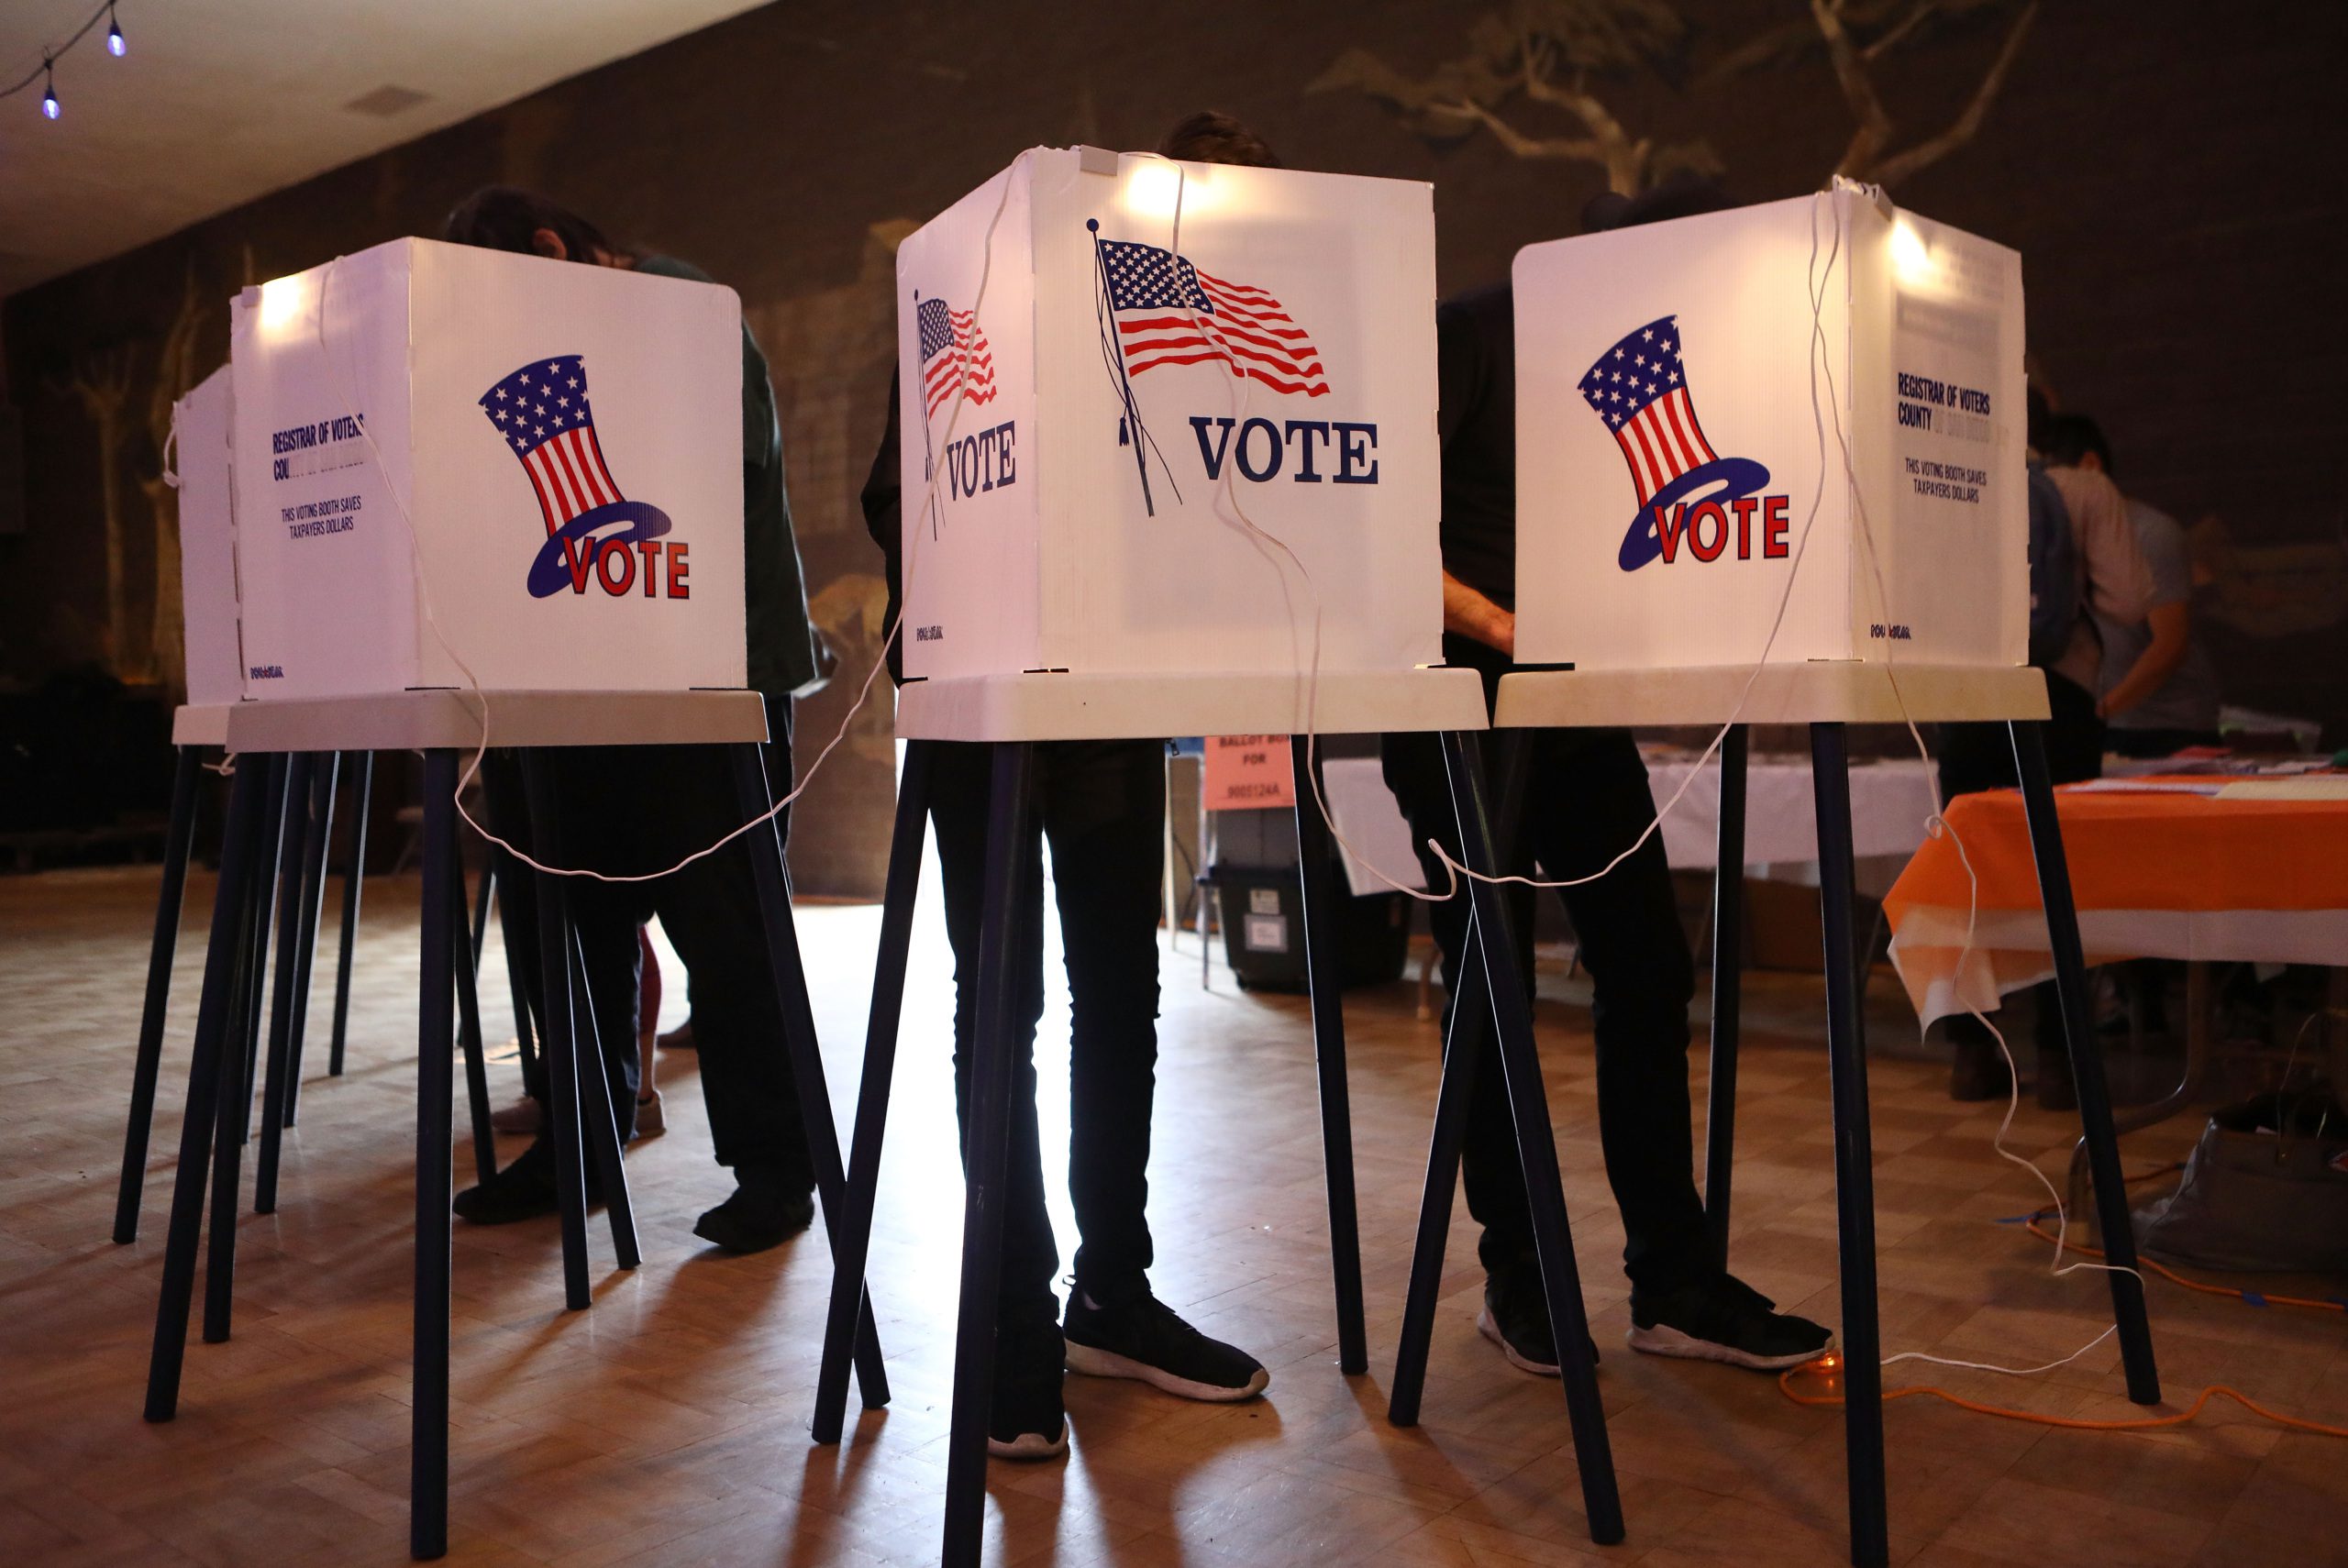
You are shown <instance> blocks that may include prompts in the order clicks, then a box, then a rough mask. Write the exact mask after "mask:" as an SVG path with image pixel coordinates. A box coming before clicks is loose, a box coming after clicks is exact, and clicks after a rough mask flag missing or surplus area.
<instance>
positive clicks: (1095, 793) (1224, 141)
mask: <svg viewBox="0 0 2348 1568" xmlns="http://www.w3.org/2000/svg"><path fill="white" fill-rule="evenodd" d="M1158 150H1159V151H1160V152H1162V153H1163V154H1165V155H1166V156H1167V157H1168V158H1177V159H1183V160H1190V161H1193V162H1211V163H1235V164H1244V165H1250V166H1255V167H1279V160H1278V159H1276V158H1275V157H1274V156H1273V154H1272V152H1271V149H1269V148H1268V147H1267V146H1266V145H1265V144H1264V143H1263V141H1262V140H1261V139H1259V138H1257V137H1256V136H1255V134H1254V133H1253V132H1251V131H1249V130H1248V129H1247V127H1245V126H1242V125H1241V124H1239V122H1237V121H1235V120H1233V119H1231V118H1230V117H1229V116H1223V115H1216V114H1211V113H1209V114H1199V115H1193V116H1190V117H1189V118H1187V119H1185V120H1183V121H1182V122H1180V124H1179V125H1177V126H1176V127H1174V128H1173V130H1172V131H1170V132H1169V133H1168V136H1167V138H1166V140H1165V142H1164V143H1163V145H1161V146H1160V148H1159V149H1158ZM898 393H899V386H898V383H897V381H896V380H895V378H893V377H892V380H891V383H890V389H889V420H888V425H887V428H886V431H885V433H884V435H883V436H882V438H881V450H880V452H879V453H878V454H877V455H876V456H875V457H874V458H873V462H872V471H871V475H870V477H869V479H867V480H865V485H864V491H863V498H862V499H863V505H864V516H865V524H866V526H867V527H868V528H869V530H870V531H871V534H872V537H873V540H874V542H875V543H877V544H878V545H879V546H880V547H881V553H882V555H883V556H885V557H886V558H887V563H888V567H887V569H888V581H889V619H890V623H891V624H892V625H893V624H896V622H897V620H898V618H899V613H900V611H901V609H902V606H903V564H904V563H903V558H902V540H903V481H902V480H901V479H900V477H899V473H900V469H899V462H900V449H901V436H900V427H901V421H900V416H899V413H898ZM915 503H916V504H917V505H918V504H919V498H916V502H915ZM901 653H902V639H901V640H900V643H899V644H897V645H892V648H891V651H890V665H891V671H892V674H896V675H899V676H900V677H901V678H902V671H903V663H902V657H901ZM924 744H926V745H932V746H933V747H934V750H935V760H934V762H933V764H932V768H933V772H932V781H931V786H930V790H931V802H932V803H931V807H930V820H931V823H932V824H933V826H934V827H935V829H936V839H937V860H938V867H939V874H940V878H941V880H942V881H943V883H944V889H943V891H944V900H945V905H946V932H947V939H948V941H949V943H950V944H951V945H952V947H953V950H954V1069H955V1074H954V1077H955V1097H956V1099H955V1103H956V1107H957V1110H958V1114H959V1116H960V1118H961V1121H962V1124H963V1130H964V1136H965V1139H966V1141H967V1137H968V1129H969V1099H970V1068H971V1056H972V1041H973V1038H974V1031H975V1029H976V1024H977V1017H978V969H979V937H980V915H981V912H982V896H983V892H984V885H985V878H986V843H987V821H988V801H989V796H990V793H991V781H990V778H989V756H988V753H989V750H990V748H989V747H987V746H984V745H968V744H961V743H955V742H928V743H924ZM1165 756H1166V743H1165V742H1164V741H1162V740H1102V741H1052V742H1043V743H1038V744H1037V745H1036V747H1035V768H1036V780H1035V799H1036V823H1034V824H1031V826H1030V828H1029V833H1030V834H1031V838H1030V842H1029V845H1028V847H1027V849H1026V850H1025V851H1024V853H1025V854H1026V855H1027V856H1028V857H1029V859H1030V861H1031V863H1032V864H1033V865H1035V866H1036V867H1040V865H1041V856H1042V843H1041V842H1040V841H1041V840H1043V839H1048V840H1049V841H1050V843H1051V846H1052V887H1053V892H1054V895H1055V897H1056V899H1057V900H1058V908H1059V915H1060V940H1061V944H1062V947H1063V949H1064V952H1065V955H1066V959H1067V964H1068V984H1069V1101H1070V1104H1069V1197H1070V1198H1071V1199H1072V1200H1073V1206H1074V1208H1075V1210H1076V1223H1077V1231H1078V1234H1079V1244H1078V1247H1077V1251H1076V1260H1075V1269H1074V1275H1073V1277H1072V1280H1071V1281H1070V1285H1069V1300H1068V1307H1067V1310H1066V1314H1065V1317H1063V1315H1062V1313H1061V1310H1060V1307H1059V1302H1058V1297H1055V1295H1054V1294H1053V1289H1052V1286H1053V1278H1054V1275H1056V1274H1057V1272H1058V1268H1059V1253H1058V1246H1057V1244H1056V1242H1055V1241H1054V1238H1053V1235H1052V1224H1051V1217H1050V1215H1049V1214H1048V1213H1047V1209H1046V1206H1045V1198H1044V1187H1043V1151H1042V1145H1041V1142H1040V1136H1039V1134H1038V1132H1037V1129H1036V1067H1035V1035H1036V1023H1037V1021H1039V1020H1040V1019H1041V1018H1042V1016H1043V1010H1044V968H1043V963H1044V944H1043V878H1041V876H1039V875H1036V874H1035V873H1034V872H1032V871H1031V873H1030V874H1029V875H1028V876H1027V878H1026V879H1025V883H1024V898H1025V904H1024V908H1023V909H1022V910H1021V911H1020V913H1019V925H1018V933H1017V944H1018V947H1017V953H1016V957H1015V964H1016V968H1015V971H1014V984H1015V985H1016V987H1017V988H1018V989H1017V992H1016V999H1015V1000H1014V1002H1013V1008H1014V1009H1015V1017H1014V1020H1013V1028H1014V1032H1015V1033H1016V1036H1017V1039H1018V1047H1017V1058H1016V1067H1015V1071H1014V1073H1013V1081H1012V1088H1011V1105H1012V1111H1011V1135H1010V1145H1009V1150H1008V1159H1007V1164H1006V1167H1005V1169H1006V1189H1005V1190H1006V1197H1005V1204H1004V1211H1003V1230H1002V1283H1001V1287H1000V1290H999V1292H998V1295H997V1303H998V1305H997V1316H996V1328H995V1362H994V1392H993V1399H992V1407H991V1412H990V1417H989V1420H988V1426H987V1451H988V1452H990V1453H991V1454H993V1455H994V1456H995V1457H997V1458H1002V1459H1022V1460H1037V1459H1047V1458H1051V1457H1053V1456H1055V1455H1058V1454H1060V1453H1064V1452H1067V1449H1068V1422H1067V1411H1066V1407H1065V1405H1064V1402H1063V1398H1062V1394H1061V1379H1062V1373H1063V1370H1064V1369H1065V1370H1067V1371H1072V1372H1078V1373H1083V1374H1088V1375H1095V1376H1105V1377H1125V1378H1135V1379H1138V1380H1140V1381H1142V1382H1146V1383H1147V1384H1149V1385H1151V1386H1153V1387H1156V1388H1158V1389H1161V1390H1163V1391H1165V1392H1166V1393H1168V1394H1173V1395H1176V1396H1178V1397H1182V1398H1186V1399H1202V1400H1210V1401H1229V1400H1236V1399H1247V1398H1252V1397H1255V1396H1256V1395H1257V1394H1260V1393H1261V1392H1263V1390H1264V1388H1265V1387H1266V1386H1268V1384H1269V1383H1270V1382H1271V1375H1270V1374H1269V1373H1268V1372H1267V1371H1266V1370H1265V1368H1264V1367H1263V1365H1262V1364H1261V1363H1259V1362H1257V1360H1256V1358H1255V1357H1254V1356H1251V1355H1249V1354H1248V1353H1246V1352H1245V1351H1243V1350H1241V1349H1239V1348H1238V1347H1237V1346H1235V1345H1230V1344H1225V1343H1224V1342H1221V1341H1219V1340H1214V1339H1211V1338H1209V1337H1208V1336H1207V1335H1205V1334H1202V1333H1201V1332H1200V1331H1198V1330H1196V1329H1194V1328H1192V1327H1191V1325H1190V1324H1189V1323H1187V1322H1185V1321H1183V1320H1182V1319H1181V1318H1180V1316H1178V1315H1177V1314H1176V1313H1175V1312H1174V1311H1173V1310H1172V1309H1170V1308H1168V1307H1167V1306H1166V1305H1165V1304H1164V1303H1163V1302H1160V1301H1159V1300H1157V1297H1155V1296H1154V1295H1152V1294H1151V1291H1150V1286H1149V1278H1148V1273H1147V1271H1148V1268H1149V1265H1150V1262H1151V1256H1152V1251H1151V1242H1150V1233H1149V1220H1148V1216H1147V1213H1146V1207H1147V1202H1148V1197H1149V1183H1148V1165H1149V1132H1150V1117H1151V1110H1152V1104H1153V1100H1154V1098H1155V1094H1156V1089H1157V959H1158V947H1157V921H1158V889H1159V881H1160V878H1161V877H1162V875H1163V873H1164V868H1165V862H1164V855H1165V845H1164V838H1163V834H1164V830H1165V817H1166V766H1165ZM696 1008H698V999H696ZM696 1027H698V1021H697V1023H696Z"/></svg>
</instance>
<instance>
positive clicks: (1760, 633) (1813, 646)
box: [1514, 183, 2030, 669]
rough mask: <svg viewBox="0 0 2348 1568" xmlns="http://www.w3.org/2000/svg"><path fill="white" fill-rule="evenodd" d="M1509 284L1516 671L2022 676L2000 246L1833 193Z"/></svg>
mask: <svg viewBox="0 0 2348 1568" xmlns="http://www.w3.org/2000/svg"><path fill="white" fill-rule="evenodd" d="M1514 277H1515V300H1516V375H1517V442H1516V450H1517V509H1518V519H1519V522H1518V531H1517V569H1516V591H1517V604H1516V613H1517V631H1516V638H1517V644H1516V657H1518V659H1519V660H1521V661H1523V662H1525V663H1528V664H1571V665H1573V666H1575V667H1577V668H1585V669H1589V668H1682V667H1690V666H1735V665H1745V666H1750V665H1752V664H1753V663H1755V661H1757V660H1759V659H1760V657H1762V650H1763V648H1764V647H1765V646H1767V647H1768V650H1769V652H1768V657H1769V661H1770V662H1771V663H1773V664H1774V663H1790V662H1799V661H1805V660H1863V661H1882V660H1891V661H1894V662H1895V664H1896V663H1898V662H1908V663H1913V664H1931V665H1944V666H1960V667H1978V666H2015V665H2020V664H2021V663H2022V662H2023V661H2024V658H2025V656H2026V651H2027V644H2028V639H2029V595H2030V585H2029V519H2028V511H2027V507H2028V499H2027V485H2028V478H2027V474H2026V471H2025V462H2026V428H2027V420H2026V416H2025V413H2024V403H2023V390H2022V293H2021V258H2020V257H2019V256H2018V255H2017V254H2016V253H2015V252H2014V251H2012V250H2010V249H2008V248H2005V247H2003V246H2000V245H1994V244H1991V243H1990V242H1989V241H1988V240H1984V239H1979V238H1977V237H1974V236H1972V235H1969V234H1965V233H1962V232H1960V231H1958V230H1956V229H1953V228H1950V227H1948V226H1945V225H1943V224H1936V223H1933V222H1930V221H1928V220H1926V219H1924V218H1921V217H1918V216H1916V215H1913V214H1911V213H1904V212H1898V211H1895V210H1893V209H1891V208H1890V206H1889V204H1888V203H1886V202H1883V201H1882V200H1881V198H1879V197H1878V196H1877V195H1876V194H1875V193H1873V192H1871V191H1869V190H1866V189H1864V188H1861V187H1858V186H1854V185H1849V184H1846V183H1838V185H1837V187H1836V188H1835V189H1834V190H1833V191H1831V192H1827V193H1821V194H1818V195H1815V196H1808V197H1799V198H1796V199H1794V200H1790V201H1783V202H1775V203H1769V204H1764V205H1760V206H1753V207H1744V208H1740V209H1737V210H1734V211H1730V212H1722V213H1711V214H1706V215H1701V216H1697V217H1688V218H1681V219H1678V221H1675V222H1669V223H1659V224H1654V225H1651V226H1645V227H1638V228H1631V229H1624V230H1621V231H1618V232H1614V233H1608V234H1598V235H1591V236H1588V237H1582V238H1578V239H1565V240H1556V241H1553V242H1550V243H1547V244H1542V245H1534V246H1529V247H1527V248H1524V249H1523V250H1521V251H1519V252H1518V253H1517V258H1516V264H1515V269H1514ZM1813 299H1814V300H1815V302H1816V303H1815V306H1814V307H1813V303H1812V302H1813ZM1845 447H1847V454H1848V455H1847V459H1846V457H1845ZM1813 509H1814V510H1815V520H1814V522H1813V521H1812V512H1813ZM1805 528H1807V529H1808V531H1809V532H1808V541H1807V545H1806V546H1805V544H1804V530H1805ZM1797 558H1799V561H1800V570H1799V572H1797V570H1796V562H1797ZM1789 584H1790V598H1789ZM1781 605H1782V607H1783V612H1784V623H1783V624H1782V626H1780V627H1779V628H1778V632H1777V639H1776V642H1775V644H1774V645H1771V644H1770V641H1769V638H1770V629H1771V626H1772V624H1773V623H1775V622H1776V621H1777V619H1778V613H1779V610H1780V607H1781Z"/></svg>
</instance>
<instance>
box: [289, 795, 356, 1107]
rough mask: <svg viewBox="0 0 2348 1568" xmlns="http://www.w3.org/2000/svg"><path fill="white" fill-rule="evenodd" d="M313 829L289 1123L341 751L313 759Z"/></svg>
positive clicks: (297, 958)
mask: <svg viewBox="0 0 2348 1568" xmlns="http://www.w3.org/2000/svg"><path fill="white" fill-rule="evenodd" d="M311 766H312V768H313V775H312V786H311V793H312V797H313V802H312V807H311V817H310V829H309V835H308V837H307V838H306V839H305V841H304V843H303V846H302V911H301V915H302V932H301V934H300V935H299V936H298V937H296V938H295V939H294V966H295V967H294V1028H293V1031H292V1032H291V1033H289V1034H288V1035H287V1037H286V1050H285V1060H286V1072H285V1125H286V1126H288V1127H291V1126H293V1125H294V1113H295V1112H296V1110H299V1108H300V1106H301V1103H302V1045H303V1043H304V1042H305V1040H307V1039H308V1038H309V1025H310V973H311V970H312V969H313V968H315V967H316V959H317V955H318V926H319V924H320V923H321V922H320V917H321V916H322V915H323V914H324V913H325V912H326V911H325V905H326V898H327V845H328V844H329V843H331V842H332V841H333V838H334V796H335V787H336V786H337V784H338V783H339V782H340V781H341V778H342V753H340V752H338V751H323V752H320V753H319V754H318V755H317V756H316V758H315V759H314V760H313V762H312V764H311Z"/></svg>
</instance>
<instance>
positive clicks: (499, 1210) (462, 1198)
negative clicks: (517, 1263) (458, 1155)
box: [449, 1138, 604, 1225]
mask: <svg viewBox="0 0 2348 1568" xmlns="http://www.w3.org/2000/svg"><path fill="white" fill-rule="evenodd" d="M586 1175H587V1202H588V1205H589V1206H590V1207H591V1208H592V1207H593V1206H594V1205H595V1204H598V1203H601V1202H602V1201H603V1200H604V1194H603V1184H602V1183H601V1182H599V1181H597V1180H596V1179H595V1163H594V1162H593V1160H590V1161H588V1162H587V1173H586ZM449 1207H450V1208H451V1209H453V1210H455V1212H456V1216H457V1218H458V1219H460V1220H468V1221H470V1222H471V1223H472V1224H475V1225H511V1224H514V1223H515V1221H517V1220H536V1219H537V1218H539V1217H540V1216H541V1215H547V1214H552V1213H554V1212H555V1211H556V1210H557V1209H559V1208H561V1203H560V1201H559V1199H558V1198H557V1197H556V1195H555V1189H554V1145H553V1144H551V1143H548V1142H547V1140H545V1139H544V1138H540V1139H537V1140H536V1141H534V1142H533V1143H531V1144H530V1146H529V1147H528V1148H526V1149H525V1150H523V1151H522V1152H521V1153H520V1154H516V1155H515V1156H514V1163H513V1164H512V1165H507V1166H506V1167H505V1168H504V1170H502V1171H500V1172H498V1173H497V1174H496V1175H495V1176H492V1177H490V1178H489V1179H488V1180H487V1181H485V1182H482V1184H481V1185H480V1186H479V1187H467V1188H465V1190H464V1191H462V1192H460V1193H459V1194H457V1198H456V1201H455V1202H454V1203H452V1204H450V1205H449Z"/></svg>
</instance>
